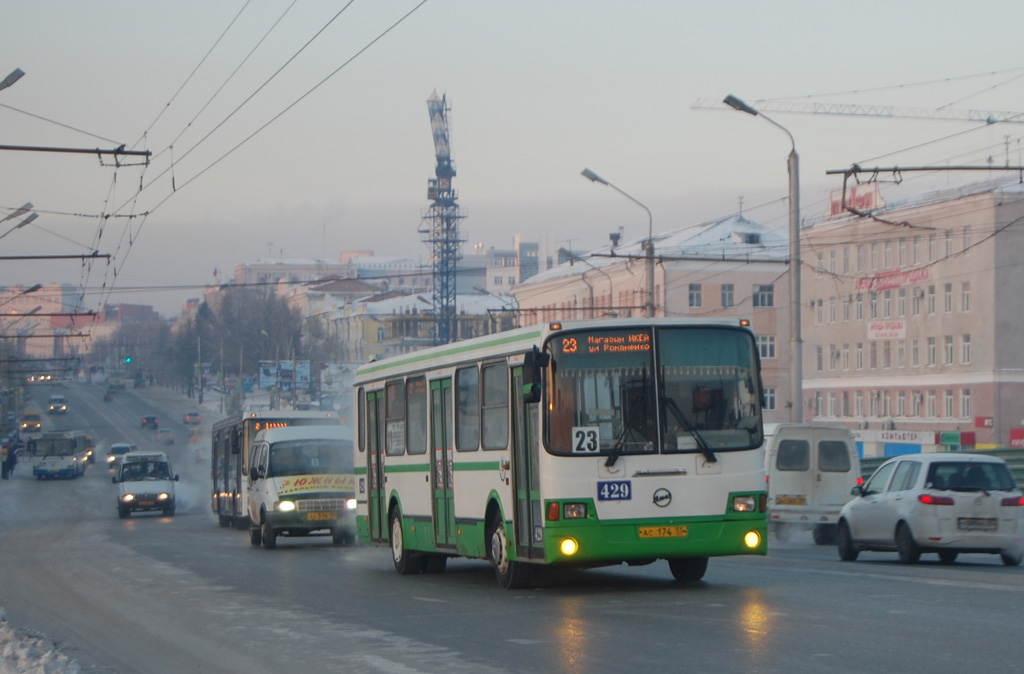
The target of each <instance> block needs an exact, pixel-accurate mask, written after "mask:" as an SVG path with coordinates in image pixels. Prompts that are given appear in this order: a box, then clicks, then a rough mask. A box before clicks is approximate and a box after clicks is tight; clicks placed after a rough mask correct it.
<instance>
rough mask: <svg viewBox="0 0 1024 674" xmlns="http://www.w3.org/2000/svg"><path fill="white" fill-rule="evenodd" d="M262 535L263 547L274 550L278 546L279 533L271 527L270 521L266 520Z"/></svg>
mask: <svg viewBox="0 0 1024 674" xmlns="http://www.w3.org/2000/svg"><path fill="white" fill-rule="evenodd" d="M260 537H261V538H262V539H263V547H264V549H266V550H273V549H274V548H276V547H277V534H275V533H274V530H273V529H271V528H270V522H268V521H266V520H264V521H263V526H262V530H261V531H260Z"/></svg>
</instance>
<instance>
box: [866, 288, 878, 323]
mask: <svg viewBox="0 0 1024 674" xmlns="http://www.w3.org/2000/svg"><path fill="white" fill-rule="evenodd" d="M868 314H869V316H870V317H871V318H872V319H874V318H878V293H876V292H875V291H874V290H872V291H871V300H870V304H869V312H868Z"/></svg>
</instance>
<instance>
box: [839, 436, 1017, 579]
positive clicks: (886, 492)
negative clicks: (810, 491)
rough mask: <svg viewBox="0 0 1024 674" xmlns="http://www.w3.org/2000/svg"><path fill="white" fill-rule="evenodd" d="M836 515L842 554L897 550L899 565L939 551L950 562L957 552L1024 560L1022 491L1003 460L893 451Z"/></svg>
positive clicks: (844, 556) (849, 558)
mask: <svg viewBox="0 0 1024 674" xmlns="http://www.w3.org/2000/svg"><path fill="white" fill-rule="evenodd" d="M851 493H853V495H854V496H855V497H856V498H854V499H853V500H852V501H850V502H849V503H847V504H846V505H845V506H843V510H842V512H841V513H840V514H839V523H838V530H837V536H838V547H839V557H840V558H841V559H843V560H845V561H848V562H849V561H853V560H855V559H857V555H858V554H859V553H860V551H861V550H894V551H896V552H898V553H899V559H900V561H901V562H903V563H904V564H914V563H915V562H917V561H918V559H920V557H921V554H922V553H927V552H936V553H938V555H939V560H940V561H941V562H942V563H944V564H952V563H953V562H954V561H956V558H957V555H958V554H960V553H961V552H965V553H966V552H982V553H991V554H997V555H999V556H1000V557H1001V558H1002V560H1003V564H1006V565H1007V566H1018V565H1019V564H1020V563H1021V560H1022V559H1024V495H1022V494H1021V490H1020V489H1018V488H1017V485H1016V484H1015V483H1014V481H1013V476H1012V475H1011V474H1010V470H1009V468H1007V466H1006V462H1005V461H1003V460H1002V459H1000V458H997V457H993V456H987V455H984V454H973V453H958V452H942V453H934V454H931V453H929V454H909V455H904V456H898V457H894V458H892V459H890V460H888V461H886V462H885V463H883V464H882V465H881V466H879V467H878V469H877V470H876V471H875V472H874V474H873V475H872V476H871V477H870V478H869V479H868V481H867V482H866V483H864V485H863V486H859V487H854V488H853V490H852V492H851Z"/></svg>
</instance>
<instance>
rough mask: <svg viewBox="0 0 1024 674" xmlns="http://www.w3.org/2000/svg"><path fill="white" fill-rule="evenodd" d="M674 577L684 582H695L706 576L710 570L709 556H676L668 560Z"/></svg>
mask: <svg viewBox="0 0 1024 674" xmlns="http://www.w3.org/2000/svg"><path fill="white" fill-rule="evenodd" d="M668 568H669V570H670V571H671V572H672V577H673V578H675V579H676V580H678V581H681V582H684V583H693V582H696V581H698V580H700V579H701V578H703V577H704V573H705V572H707V570H708V558H707V557H675V558H673V559H670V560H668Z"/></svg>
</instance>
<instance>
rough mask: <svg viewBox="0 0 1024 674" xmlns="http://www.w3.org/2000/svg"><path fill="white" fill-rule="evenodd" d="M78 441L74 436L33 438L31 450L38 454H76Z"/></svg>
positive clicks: (30, 444) (30, 445)
mask: <svg viewBox="0 0 1024 674" xmlns="http://www.w3.org/2000/svg"><path fill="white" fill-rule="evenodd" d="M77 446H78V445H77V443H76V442H75V441H74V439H73V438H45V439H42V440H32V441H31V442H30V443H29V451H30V452H31V453H32V454H35V455H37V456H74V454H75V450H76V448H77Z"/></svg>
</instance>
